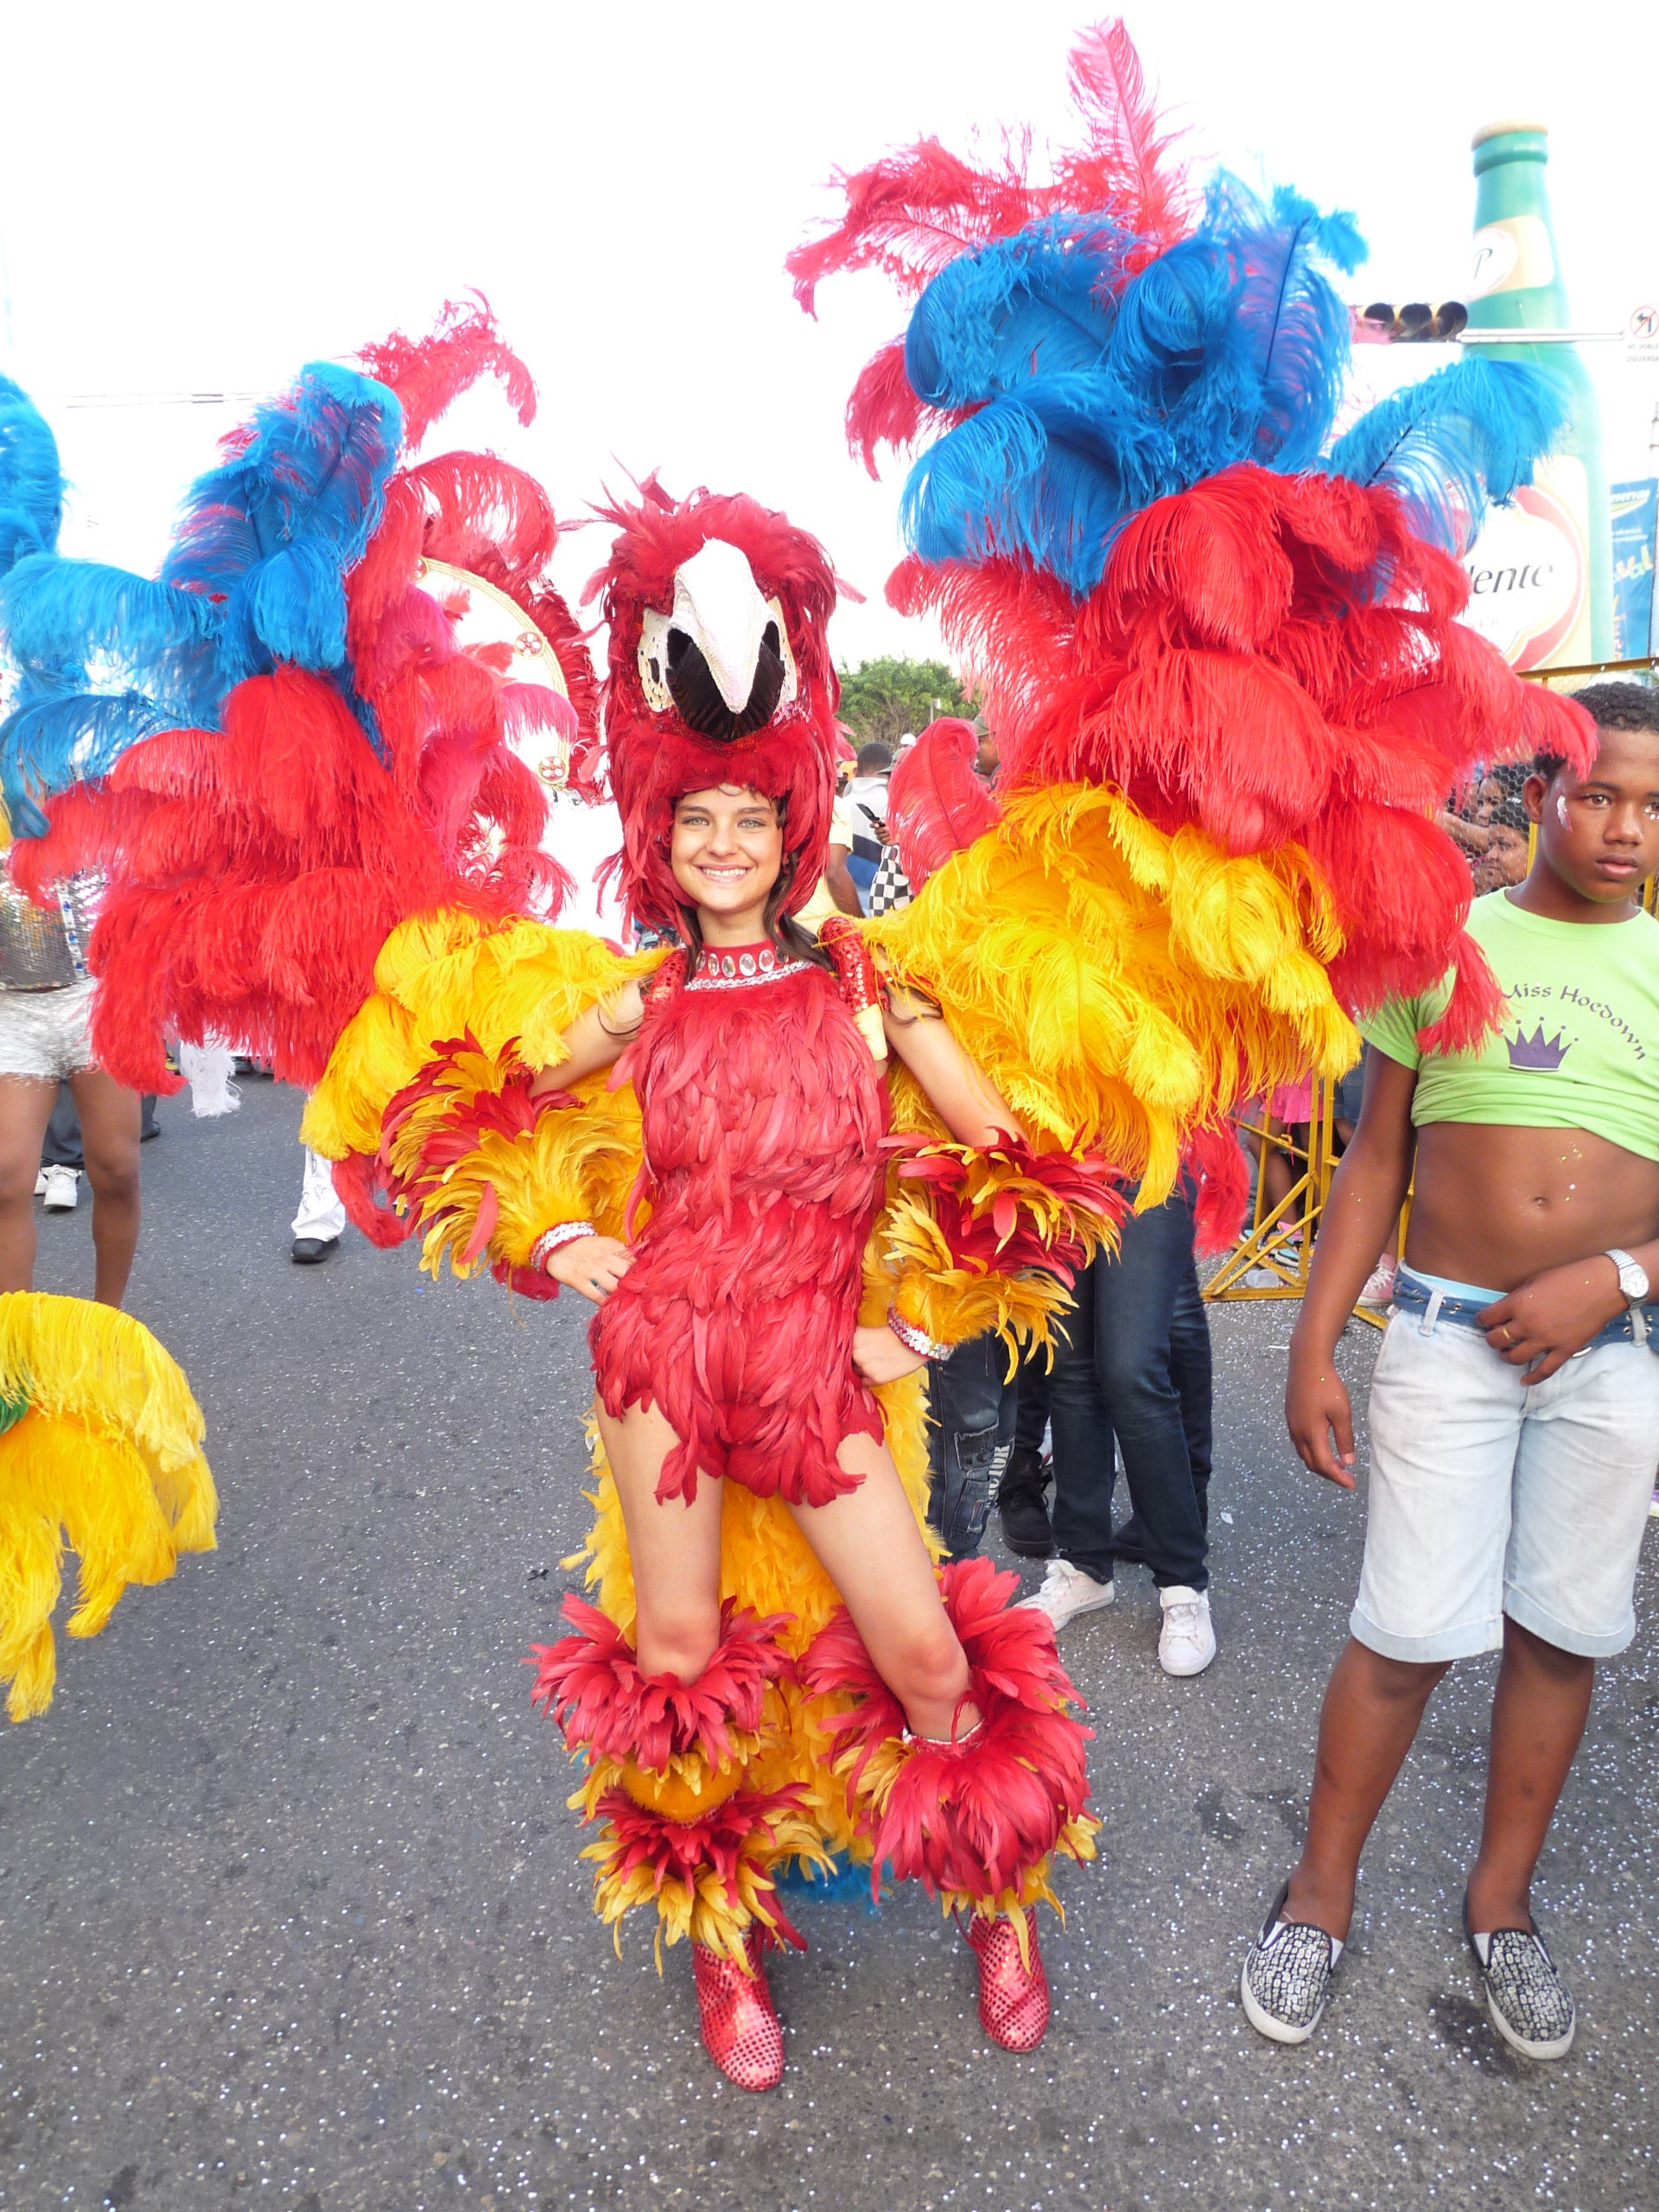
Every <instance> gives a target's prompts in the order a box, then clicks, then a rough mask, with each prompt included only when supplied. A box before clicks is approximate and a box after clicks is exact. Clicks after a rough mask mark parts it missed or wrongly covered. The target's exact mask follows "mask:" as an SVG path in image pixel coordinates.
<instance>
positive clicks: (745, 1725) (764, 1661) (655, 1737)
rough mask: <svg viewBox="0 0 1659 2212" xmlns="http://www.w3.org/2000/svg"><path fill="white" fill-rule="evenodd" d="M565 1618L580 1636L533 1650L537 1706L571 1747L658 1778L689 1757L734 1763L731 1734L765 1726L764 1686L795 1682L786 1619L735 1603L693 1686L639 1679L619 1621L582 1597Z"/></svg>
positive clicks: (670, 1678)
mask: <svg viewBox="0 0 1659 2212" xmlns="http://www.w3.org/2000/svg"><path fill="white" fill-rule="evenodd" d="M564 1617H565V1618H566V1619H567V1620H568V1621H569V1623H570V1624H571V1626H572V1627H573V1628H574V1629H575V1630H576V1633H575V1635H574V1636H566V1637H561V1638H560V1640H559V1641H558V1643H550V1644H538V1645H537V1646H536V1648H535V1650H534V1654H533V1657H532V1660H531V1662H530V1663H532V1664H534V1665H535V1666H536V1670H537V1671H536V1686H535V1688H534V1689H533V1690H532V1691H531V1698H532V1700H533V1701H534V1702H535V1703H536V1704H537V1705H538V1706H540V1707H542V1709H543V1711H544V1712H546V1713H548V1714H549V1715H550V1717H551V1718H552V1719H554V1720H556V1722H557V1723H558V1725H559V1727H560V1729H561V1730H562V1731H563V1736H564V1740H565V1742H566V1743H567V1744H569V1745H570V1746H571V1747H572V1749H573V1750H574V1749H576V1748H578V1747H581V1748H582V1749H586V1750H588V1751H595V1752H598V1753H601V1755H603V1756H605V1757H607V1758H619V1759H631V1760H632V1761H633V1763H634V1764H636V1765H638V1766H641V1767H645V1768H648V1769H650V1770H652V1771H653V1772H655V1773H663V1772H665V1771H666V1770H667V1769H668V1765H669V1762H670V1760H671V1759H672V1758H685V1757H687V1756H691V1755H696V1756H698V1757H701V1758H705V1759H707V1760H708V1761H709V1764H711V1765H713V1766H715V1767H723V1766H727V1765H728V1764H730V1763H731V1762H732V1761H733V1759H734V1758H737V1757H738V1756H739V1753H740V1748H741V1747H740V1745H738V1744H737V1742H736V1741H735V1734H742V1735H747V1736H752V1735H753V1733H754V1732H755V1731H756V1730H758V1729H759V1728H760V1726H761V1723H762V1720H763V1719H764V1718H765V1710H766V1689H767V1686H768V1685H769V1684H770V1683H772V1682H776V1681H791V1680H792V1679H793V1677H794V1673H795V1664H794V1662H793V1660H792V1659H791V1657H790V1656H789V1654H788V1652H787V1651H785V1649H784V1648H783V1646H782V1644H781V1643H779V1641H778V1635H779V1630H781V1629H783V1628H785V1627H786V1626H787V1625H788V1622H787V1618H786V1616H785V1615H784V1614H782V1613H772V1614H769V1615H767V1616H766V1617H764V1618H763V1617H762V1616H761V1615H760V1614H759V1613H753V1612H750V1611H747V1610H746V1609H745V1610H740V1609H739V1608H738V1606H737V1605H736V1604H735V1602H734V1599H730V1598H728V1599H727V1600H726V1602H725V1604H724V1605H722V1606H721V1616H720V1642H719V1643H717V1644H716V1645H715V1649H714V1653H713V1656H711V1657H710V1659H709V1663H708V1665H707V1666H706V1667H705V1668H704V1669H703V1670H702V1673H701V1674H700V1675H698V1676H697V1677H696V1680H695V1681H690V1682H683V1681H681V1680H680V1679H679V1677H678V1676H677V1675H645V1674H642V1673H641V1672H640V1669H639V1660H638V1659H637V1658H636V1656H634V1650H633V1646H632V1644H631V1643H629V1642H628V1640H627V1638H626V1637H625V1636H624V1635H623V1633H622V1631H621V1630H620V1628H618V1627H617V1625H616V1624H615V1622H614V1621H613V1620H610V1619H608V1618H607V1617H606V1615H605V1614H603V1613H601V1611H599V1609H598V1608H597V1606H594V1605H588V1604H587V1603H586V1602H585V1601H584V1600H583V1599H581V1598H577V1597H575V1596H570V1597H568V1598H566V1599H565V1601H564ZM734 1732H735V1734H734Z"/></svg>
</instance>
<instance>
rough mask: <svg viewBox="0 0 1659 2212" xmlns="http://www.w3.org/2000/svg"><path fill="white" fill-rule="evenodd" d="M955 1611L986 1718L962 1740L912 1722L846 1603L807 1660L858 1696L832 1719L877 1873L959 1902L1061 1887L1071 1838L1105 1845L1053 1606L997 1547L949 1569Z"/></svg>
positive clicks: (1077, 1847)
mask: <svg viewBox="0 0 1659 2212" xmlns="http://www.w3.org/2000/svg"><path fill="white" fill-rule="evenodd" d="M939 1586H940V1590H941V1592H942V1593H943V1595H944V1603H945V1610H946V1611H947V1613H948V1614H949V1615H950V1624H951V1626H952V1627H953V1628H954V1629H955V1630H956V1632H957V1636H958V1637H959V1638H960V1639H961V1643H962V1647H963V1652H964V1653H965V1654H966V1656H967V1660H968V1673H969V1685H968V1689H967V1692H966V1694H965V1697H964V1700H963V1701H964V1703H971V1704H972V1705H974V1706H976V1707H977V1708H978V1710H979V1713H980V1723H979V1726H977V1727H976V1729H975V1730H974V1731H973V1732H972V1733H971V1734H970V1735H969V1736H968V1737H966V1738H963V1739H962V1740H960V1741H957V1742H955V1743H949V1744H946V1743H933V1742H930V1741H928V1740H926V1739H925V1738H919V1737H912V1736H911V1735H910V1734H909V1733H908V1731H907V1728H906V1719H905V1712H904V1708H903V1707H902V1706H901V1705H900V1704H899V1700H898V1699H897V1698H896V1697H895V1696H894V1695H893V1692H892V1691H891V1690H890V1689H889V1688H887V1684H886V1683H885V1682H884V1681H882V1679H881V1677H880V1675H879V1674H878V1673H877V1671H876V1669H875V1666H874V1662H873V1661H872V1660H871V1658H870V1656H869V1653H868V1651H867V1650H866V1649H865V1647H864V1641H863V1638H862V1637H861V1636H860V1635H859V1633H858V1630H856V1629H855V1627H854V1625H853V1623H852V1619H851V1618H850V1616H849V1614H847V1613H846V1612H845V1611H842V1612H839V1613H837V1614H836V1617H835V1618H833V1619H832V1620H831V1621H830V1623H829V1626H828V1627H827V1628H825V1629H823V1630H822V1631H821V1632H820V1634H819V1635H818V1636H817V1637H815V1638H814V1640H813V1642H812V1643H811V1644H810V1646H809V1648H808V1649H807V1651H806V1653H805V1655H804V1657H803V1659H802V1662H801V1677H802V1680H803V1681H804V1682H805V1684H806V1686H807V1688H809V1690H810V1691H811V1692H812V1693H813V1694H815V1695H817V1696H821V1697H826V1698H836V1699H839V1698H842V1697H851V1698H852V1699H853V1700H855V1702H854V1704H853V1705H852V1707H851V1708H850V1710H846V1711H841V1712H831V1713H829V1715H828V1716H827V1718H826V1720H825V1726H827V1727H828V1729H829V1732H830V1733H831V1735H832V1737H833V1738H834V1739H835V1741H836V1746H837V1749H836V1764H837V1766H838V1767H840V1768H842V1769H843V1770H846V1773H847V1780H848V1789H849V1795H850V1797H851V1801H852V1806H853V1813H854V1817H855V1821H856V1822H857V1825H858V1828H859V1832H860V1834H861V1835H862V1836H863V1837H864V1838H866V1839H867V1840H868V1843H869V1846H870V1851H871V1862H872V1867H873V1869H874V1873H873V1882H879V1880H880V1868H881V1866H882V1865H883V1863H884V1862H887V1863H890V1864H891V1866H892V1869H893V1873H894V1874H895V1875H896V1876H898V1878H899V1879H900V1880H906V1879H916V1880H919V1881H921V1882H923V1883H925V1885H926V1886H927V1887H928V1889H929V1890H931V1891H933V1892H934V1894H935V1895H937V1896H939V1897H942V1898H943V1899H944V1901H945V1902H946V1904H956V1905H961V1906H971V1908H972V1909H973V1910H976V1911H977V1912H980V1913H984V1914H991V1913H995V1912H1001V1911H1010V1910H1018V1909H1020V1908H1021V1907H1023V1906H1025V1905H1026V1904H1029V1903H1031V1902H1032V1901H1033V1897H1037V1896H1047V1895H1049V1894H1050V1893H1049V1891H1048V1886H1047V1875H1046V1868H1047V1863H1048V1861H1049V1859H1050V1858H1051V1857H1052V1854H1053V1853H1055V1852H1056V1851H1059V1852H1062V1853H1065V1854H1066V1855H1067V1856H1069V1857H1073V1858H1088V1857H1092V1856H1093V1844H1092V1841H1091V1840H1090V1838H1091V1834H1092V1830H1093V1827H1094V1825H1095V1824H1094V1822H1093V1820H1092V1818H1091V1816H1090V1815H1089V1813H1088V1812H1087V1810H1086V1807H1087V1803H1088V1796H1089V1783H1088V1777H1087V1775H1086V1773H1085V1771H1084V1751H1083V1746H1084V1738H1085V1737H1086V1736H1087V1735H1088V1733H1089V1731H1088V1730H1086V1729H1084V1728H1083V1727H1082V1726H1080V1725H1079V1724H1078V1722H1077V1720H1076V1719H1073V1718H1072V1716H1071V1712H1070V1710H1069V1708H1070V1707H1072V1706H1074V1705H1077V1704H1079V1703H1080V1702H1081V1700H1079V1699H1078V1698H1077V1693H1076V1691H1075V1690H1074V1689H1073V1688H1072V1687H1071V1681H1070V1679H1069V1678H1068V1676H1067V1675H1066V1673H1065V1669H1064V1668H1063V1667H1062V1666H1061V1664H1060V1662H1059V1658H1058V1654H1057V1652H1056V1650H1055V1648H1054V1632H1053V1630H1052V1627H1051V1625H1050V1624H1049V1622H1048V1620H1047V1618H1046V1616H1044V1615H1043V1614H1040V1613H1037V1612H1033V1611H1030V1610H1029V1609H1028V1608H1026V1609H1021V1608H1017V1607H1014V1605H1013V1604H1012V1600H1013V1599H1014V1594H1015V1592H1016V1591H1017V1589H1018V1586H1019V1584H1018V1579H1017V1577H1015V1576H1014V1575H1013V1574H1008V1573H1003V1574H999V1573H997V1572H996V1570H995V1567H993V1566H992V1565H991V1563H990V1561H989V1560H983V1559H976V1560H961V1561H958V1562H957V1564H956V1565H954V1566H951V1567H945V1568H944V1570H943V1572H942V1573H941V1574H940V1577H939Z"/></svg>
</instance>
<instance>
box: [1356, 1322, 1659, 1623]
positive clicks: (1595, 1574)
mask: <svg viewBox="0 0 1659 2212" xmlns="http://www.w3.org/2000/svg"><path fill="white" fill-rule="evenodd" d="M1497 1295H1498V1294H1497V1293H1496V1292H1494V1293H1493V1294H1492V1297H1493V1298H1494V1299H1496V1297H1497ZM1370 1433H1371V1472H1370V1497H1369V1503H1368V1508H1367V1514H1366V1525H1365V1559H1364V1564H1363V1567H1362V1568H1361V1570H1360V1578H1359V1598H1358V1601H1357V1604H1356V1605H1355V1607H1354V1611H1353V1616H1352V1618H1351V1621H1350V1624H1349V1625H1350V1627H1351V1630H1352V1631H1353V1634H1354V1636H1355V1637H1357V1640H1358V1641H1359V1642H1360V1643H1363V1644H1366V1645H1368V1646H1369V1647H1370V1649H1371V1650H1373V1651H1378V1652H1381V1653H1382V1654H1383V1656H1384V1657H1385V1658H1389V1659H1405V1660H1412V1661H1415V1662H1421V1663H1428V1662H1435V1661H1439V1660H1442V1659H1465V1658H1470V1657H1471V1656H1473V1655H1474V1654H1475V1653H1476V1652H1479V1651H1495V1650H1497V1649H1499V1648H1500V1647H1501V1645H1502V1643H1503V1616H1504V1615H1505V1614H1508V1616H1509V1618H1510V1619H1511V1620H1513V1621H1516V1622H1518V1623H1519V1624H1520V1625H1521V1626H1522V1628H1527V1629H1530V1630H1532V1631H1533V1633H1534V1634H1535V1636H1539V1637H1542V1638H1543V1640H1544V1642H1545V1643H1553V1644H1554V1645H1556V1646H1557V1647H1558V1648H1559V1649H1560V1650H1563V1651H1572V1652H1576V1653H1578V1654H1579V1655H1580V1656H1581V1657H1584V1658H1589V1659H1601V1658H1605V1657H1608V1656H1610V1655H1611V1654H1612V1653H1613V1652H1616V1651H1622V1650H1623V1649H1624V1647H1625V1645H1626V1644H1627V1643H1629V1642H1630V1638H1631V1637H1633V1636H1634V1635H1635V1633H1636V1616H1635V1612H1634V1610H1633V1608H1632V1605H1631V1602H1630V1600H1631V1592H1632V1591H1633V1589H1634V1587H1635V1583H1636V1570H1637V1560H1638V1559H1639V1557H1640V1554H1641V1549H1642V1536H1643V1530H1644V1529H1646V1527H1647V1525H1648V1507H1649V1501H1650V1500H1651V1498H1652V1496H1653V1485H1654V1469H1655V1464H1656V1462H1659V1357H1656V1356H1655V1353H1654V1351H1651V1350H1649V1348H1648V1346H1647V1345H1645V1344H1634V1343H1622V1344H1599V1345H1597V1346H1595V1347H1594V1348H1592V1350H1591V1351H1586V1352H1585V1353H1583V1354H1582V1355H1581V1356H1580V1357H1578V1358H1577V1359H1569V1360H1568V1361H1567V1363H1566V1364H1565V1365H1564V1366H1562V1367H1561V1368H1560V1369H1559V1370H1557V1372H1556V1373H1555V1374H1554V1375H1552V1376H1549V1378H1548V1380H1547V1381H1545V1382H1542V1383H1530V1384H1529V1383H1522V1380H1521V1371H1520V1370H1519V1369H1517V1368H1515V1367H1511V1366H1510V1364H1509V1363H1508V1362H1507V1361H1505V1360H1503V1359H1502V1358H1501V1357H1499V1356H1498V1354H1497V1352H1495V1351H1493V1350H1492V1348H1491V1345H1490V1344H1488V1343H1487V1341H1486V1338H1485V1337H1484V1335H1483V1334H1482V1332H1480V1331H1479V1330H1478V1329H1476V1328H1471V1327H1470V1326H1468V1325H1467V1324H1466V1323H1463V1322H1459V1321H1451V1320H1447V1319H1445V1318H1444V1317H1443V1316H1440V1314H1438V1313H1430V1312H1429V1311H1427V1310H1424V1311H1420V1312H1411V1313H1407V1312H1402V1311H1401V1310H1399V1309H1398V1308H1396V1309H1395V1312H1394V1314H1393V1316H1392V1318H1391V1319H1390V1320H1389V1325H1388V1330H1387V1332H1386V1333H1385V1335H1384V1337H1383V1348H1382V1351H1380V1352H1379V1354H1378V1355H1377V1362H1376V1376H1375V1378H1374V1380H1373V1382H1372V1384H1371V1400H1370Z"/></svg>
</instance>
